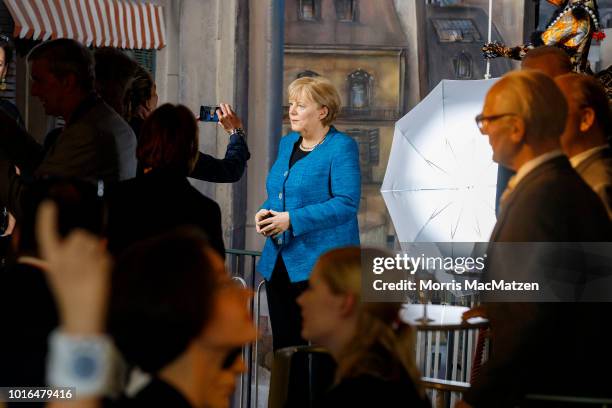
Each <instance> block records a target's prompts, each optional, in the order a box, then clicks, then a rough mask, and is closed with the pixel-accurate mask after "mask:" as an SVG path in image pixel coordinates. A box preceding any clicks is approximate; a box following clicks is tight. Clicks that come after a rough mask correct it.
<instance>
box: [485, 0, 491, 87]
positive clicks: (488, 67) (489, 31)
mask: <svg viewBox="0 0 612 408" xmlns="http://www.w3.org/2000/svg"><path fill="white" fill-rule="evenodd" d="M492 28H493V0H489V29H488V39H487V42H489V43H490V42H491V31H492ZM484 77H485V79H491V60H490V59H487V72H486V73H485V76H484Z"/></svg>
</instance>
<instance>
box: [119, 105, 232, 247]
mask: <svg viewBox="0 0 612 408" xmlns="http://www.w3.org/2000/svg"><path fill="white" fill-rule="evenodd" d="M223 118H224V119H223V122H222V123H223V124H225V126H230V123H231V122H228V121H226V119H225V117H223ZM198 141H199V129H198V125H197V122H196V118H195V116H194V115H193V113H192V112H191V110H189V109H188V108H187V107H185V106H183V105H171V104H165V105H162V106H160V107H159V108H157V109H156V110H155V111H154V112H153V113H152V114H151V115H150V116H149V117H148V118H147V119H146V120H145V122H144V124H143V126H142V132H141V134H140V138H139V139H138V147H137V149H136V156H137V158H138V162H139V166H140V167H141V168H142V174H139V175H138V176H137V177H136V178H134V179H132V180H127V181H125V182H122V183H120V184H119V185H117V186H116V187H115V188H114V190H112V191H111V194H110V200H109V203H110V204H109V218H108V220H109V225H108V237H109V248H110V250H111V252H113V253H114V254H116V255H118V254H120V253H122V252H123V251H124V250H125V249H127V248H128V247H129V246H130V245H131V244H133V243H135V242H138V241H141V240H143V239H146V238H149V237H151V236H154V235H157V234H160V233H163V232H167V231H169V230H171V229H173V228H176V227H179V226H186V225H188V226H195V227H198V228H199V229H200V230H201V231H203V232H205V233H206V234H207V235H208V238H209V239H210V245H211V247H212V248H213V249H215V250H216V251H217V252H218V254H219V255H220V256H221V257H224V256H225V247H224V244H223V233H222V230H221V209H220V207H219V204H217V203H216V202H215V201H213V200H212V199H210V198H208V197H206V196H205V195H203V194H202V193H200V192H199V191H198V190H197V189H196V188H195V187H193V186H192V185H191V184H190V183H189V180H187V177H188V176H189V174H190V173H191V171H192V170H193V166H194V163H195V162H196V160H197V157H198V145H199V142H198Z"/></svg>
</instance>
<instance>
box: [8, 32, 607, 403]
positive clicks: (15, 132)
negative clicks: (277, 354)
mask: <svg viewBox="0 0 612 408" xmlns="http://www.w3.org/2000/svg"><path fill="white" fill-rule="evenodd" d="M0 50H2V51H1V52H0V63H1V64H0V77H2V76H3V75H5V74H6V66H7V64H8V63H10V58H9V57H8V56H9V55H12V49H11V43H10V39H8V38H4V37H0ZM567 58H568V57H567V55H566V54H565V53H563V52H562V51H559V50H558V49H555V48H551V47H543V48H541V49H535V50H533V51H531V52H530V53H529V54H527V57H526V58H525V59H524V61H523V70H521V71H518V72H511V73H509V74H507V75H505V76H504V77H503V78H501V79H500V80H499V81H498V82H496V83H495V84H494V85H493V87H492V88H491V90H490V91H489V93H488V94H487V97H486V99H485V101H484V106H483V111H482V114H480V115H478V116H477V118H476V125H477V126H478V128H479V129H480V131H481V133H482V134H483V135H486V136H487V137H488V139H489V142H490V144H491V147H492V149H493V159H494V160H495V161H496V162H497V163H499V164H500V165H503V166H505V167H506V168H507V169H509V170H510V171H512V172H513V173H514V175H513V176H512V177H510V178H509V181H508V187H507V188H506V190H505V192H504V194H503V195H502V197H501V201H500V209H499V215H498V222H497V224H496V226H495V229H494V231H493V234H492V236H491V239H490V241H491V242H492V243H496V242H609V241H611V240H612V230H611V227H610V218H609V217H610V215H611V214H612V212H611V211H610V208H612V151H611V150H610V146H609V144H608V137H609V136H610V133H611V118H610V106H609V105H608V100H607V97H606V94H605V91H604V90H603V88H602V87H601V85H600V84H599V83H598V82H597V81H595V80H593V79H591V78H589V77H587V76H584V75H580V74H574V73H568V71H570V70H571V64H570V63H569V60H568V59H567ZM28 62H29V64H30V70H31V77H32V89H31V92H32V95H33V96H36V97H38V98H39V99H40V100H41V102H42V104H43V106H44V109H45V112H46V113H47V114H48V115H52V116H60V117H62V118H63V119H64V121H65V125H64V126H62V127H61V128H58V129H53V130H51V131H50V132H49V134H48V135H47V136H46V138H45V140H44V143H43V144H39V143H38V142H37V141H36V140H35V139H34V138H33V137H32V136H30V135H29V134H28V133H27V131H26V130H25V129H24V128H23V122H22V121H21V119H20V116H19V113H18V110H17V109H16V108H14V106H11V105H9V104H8V102H6V101H4V102H2V104H0V125H1V126H2V129H3V131H2V136H1V137H0V205H2V206H4V207H5V208H6V211H5V213H6V214H7V219H10V220H13V221H11V222H8V221H7V222H6V223H5V224H6V227H5V228H4V230H5V231H4V234H5V237H4V239H5V240H10V243H11V248H10V250H8V251H7V255H6V256H5V258H6V263H5V264H3V265H2V269H1V270H0V309H1V310H3V311H5V312H6V313H5V314H4V315H5V319H4V324H5V327H6V328H7V329H8V330H9V331H8V332H7V333H6V334H5V335H3V336H1V337H0V361H2V365H1V366H0V386H11V387H18V386H29V387H31V386H45V385H51V386H72V387H76V390H77V396H78V401H77V403H78V406H81V407H99V406H109V407H115V406H116V407H198V408H200V407H201V408H204V407H213V408H215V407H225V406H228V405H229V403H230V397H231V395H232V393H233V390H234V386H235V382H236V376H237V375H238V374H240V373H241V372H243V371H244V370H245V362H244V361H243V360H242V349H243V347H244V346H246V345H248V344H249V343H251V342H253V341H254V340H255V338H256V337H257V331H256V328H255V326H254V324H253V319H252V317H251V315H250V312H249V310H248V307H247V305H248V301H249V298H250V296H252V294H251V293H250V292H249V291H248V290H247V289H244V288H242V287H240V286H237V285H235V284H234V283H233V281H232V280H231V279H230V277H229V275H228V274H227V272H226V270H225V267H224V257H225V245H224V242H223V233H222V226H221V223H222V217H221V209H220V207H219V205H218V204H217V203H216V202H215V201H214V200H212V199H210V198H208V197H206V196H204V195H203V194H201V193H200V192H199V191H198V190H196V189H195V188H194V187H192V186H191V184H190V183H189V181H188V180H187V178H188V177H194V178H198V179H201V180H206V181H211V182H234V181H237V180H238V179H240V177H241V175H242V173H243V172H244V169H245V165H246V162H247V160H248V159H249V156H250V155H249V151H248V148H247V145H246V141H245V137H246V136H245V131H244V130H243V125H242V121H241V120H240V118H239V117H238V116H237V115H236V113H235V112H234V111H233V110H232V108H231V106H229V105H227V104H224V103H221V104H220V105H219V109H218V110H217V112H216V113H217V115H218V118H219V125H220V126H221V127H222V128H223V129H224V130H225V131H226V132H227V133H228V134H229V135H230V137H229V143H228V147H227V152H226V154H225V157H224V158H223V159H217V158H215V157H213V156H210V155H208V154H206V153H203V152H200V151H199V139H198V133H199V130H198V124H197V118H196V117H195V116H194V115H193V113H192V112H191V111H190V110H189V109H188V108H186V107H184V106H181V105H172V104H163V105H161V106H159V107H158V106H157V105H158V99H159V98H158V96H157V93H156V87H155V83H154V81H153V79H152V77H151V75H150V73H148V72H147V71H146V70H145V69H143V68H142V67H140V66H138V64H137V63H135V62H134V61H132V60H131V59H130V58H128V57H126V56H125V55H124V54H123V53H121V52H119V51H117V50H113V49H99V50H96V51H95V52H94V53H92V52H91V51H89V50H88V49H87V48H85V47H84V46H82V45H80V44H79V43H77V42H75V41H72V40H66V39H60V40H52V41H48V42H44V43H42V44H40V45H38V46H37V47H35V48H34V49H33V50H32V51H31V52H30V54H29V55H28ZM288 97H289V119H290V122H291V132H290V133H288V134H287V135H285V136H284V137H282V138H281V141H280V146H279V149H278V156H277V158H276V161H275V162H274V164H273V166H272V168H271V169H270V171H269V174H268V177H267V182H266V191H267V199H266V201H265V202H264V203H263V204H262V205H261V206H260V209H259V211H258V212H257V213H256V215H255V225H256V231H257V233H259V234H261V235H263V236H264V237H265V238H266V241H265V246H264V248H263V252H262V256H261V259H260V261H259V263H258V271H259V272H260V273H261V275H262V276H263V277H264V278H265V281H266V285H265V286H266V294H267V300H268V306H269V313H270V318H271V324H272V331H273V343H274V350H279V349H283V348H286V347H292V346H300V345H306V344H309V343H312V344H318V345H322V346H324V347H325V348H326V349H327V350H329V353H330V355H331V356H332V357H333V359H334V361H335V362H336V365H337V368H336V371H335V377H334V382H333V384H332V386H331V387H330V389H329V390H328V392H327V393H325V394H324V395H322V396H319V397H318V399H317V400H316V401H315V402H314V406H318V407H333V406H354V407H371V406H383V407H395V406H397V407H399V406H414V407H424V406H429V405H430V402H429V400H428V398H427V396H426V393H425V390H424V387H423V384H422V382H421V378H420V373H419V371H418V369H417V366H416V363H415V353H414V329H413V328H412V327H410V326H409V325H407V324H406V323H404V322H402V321H401V319H400V318H399V310H400V307H401V304H398V303H366V302H364V301H362V297H361V287H362V281H361V279H362V268H361V266H362V262H363V261H364V259H366V260H367V259H369V258H371V257H375V256H388V254H387V253H386V252H385V251H383V250H379V249H374V248H360V247H359V243H360V242H359V228H358V222H357V213H358V209H359V201H360V197H361V178H360V168H359V148H358V146H357V143H356V142H355V141H354V140H353V139H352V138H351V137H349V136H348V135H346V134H344V133H342V132H341V131H339V130H338V129H337V128H336V127H335V126H334V121H335V119H336V118H337V115H338V113H339V112H340V105H341V100H340V96H339V94H338V91H337V90H336V89H335V87H334V86H333V85H332V84H331V82H330V81H328V80H327V79H325V78H322V77H305V78H299V79H297V80H295V81H294V82H292V83H291V85H290V86H289V89H288ZM496 262H497V263H499V262H500V260H499V259H496V254H495V251H492V252H491V257H490V259H489V264H488V265H489V266H488V267H487V268H486V269H485V276H487V275H488V276H496V273H497V274H499V272H497V271H496V270H495V268H494V267H495V265H496ZM519 266H520V265H519ZM559 268H562V265H559ZM500 270H501V269H500ZM570 284H573V283H570ZM582 306H583V305H576V304H542V303H529V304H525V303H503V304H496V303H485V304H484V305H482V306H480V307H478V308H475V309H474V310H471V311H470V312H469V313H468V314H467V315H466V316H465V317H466V318H469V317H471V316H474V315H482V316H486V317H487V318H488V319H489V321H490V324H491V333H492V343H493V349H492V353H491V356H490V359H489V360H488V361H487V363H486V364H485V366H484V367H483V370H482V371H481V373H480V375H479V376H478V378H477V381H475V383H474V384H473V386H472V387H471V389H470V390H469V391H468V392H467V393H465V395H464V399H463V400H461V401H460V402H458V404H457V406H474V407H492V406H495V407H497V406H517V405H520V404H523V402H522V401H523V398H524V396H525V395H526V394H534V393H535V394H537V393H548V394H561V395H568V394H569V395H588V396H602V395H604V396H609V395H608V394H609V390H608V388H609V387H608V384H607V383H608V382H609V381H606V380H607V378H606V375H605V372H603V371H598V368H599V367H601V368H603V369H605V368H607V363H606V362H610V361H612V359H611V358H612V356H610V353H609V352H607V351H606V350H605V349H606V348H605V347H602V348H599V349H598V352H599V354H598V355H597V356H594V355H592V353H591V352H590V351H591V349H592V344H593V343H594V342H596V341H598V340H599V341H601V340H602V339H604V338H605V336H604V332H603V329H604V326H603V325H598V324H595V322H593V319H594V318H595V317H598V316H599V313H601V310H605V307H604V306H601V307H603V308H604V309H600V311H597V310H596V308H595V306H598V305H595V306H593V305H586V306H585V307H582ZM583 314H584V315H587V317H585V316H582V315H583ZM526 316H529V318H526ZM568 317H575V318H581V319H582V321H583V322H585V323H584V324H585V326H584V327H586V335H585V330H583V331H582V332H580V333H579V332H577V331H574V332H573V333H569V332H568V331H566V330H564V329H563V326H562V324H563V321H564V319H567V318H568ZM600 328H601V330H600ZM602 362H603V363H602ZM583 372H589V373H591V374H592V375H591V376H588V377H587V376H582V374H581V373H583ZM0 405H1V403H0ZM13 405H14V406H17V403H13V402H11V403H9V404H8V406H13ZM51 405H52V406H57V407H62V406H68V405H69V403H67V402H62V401H55V402H53V403H52V404H51ZM20 406H25V405H23V404H22V405H20ZM525 406H528V405H525Z"/></svg>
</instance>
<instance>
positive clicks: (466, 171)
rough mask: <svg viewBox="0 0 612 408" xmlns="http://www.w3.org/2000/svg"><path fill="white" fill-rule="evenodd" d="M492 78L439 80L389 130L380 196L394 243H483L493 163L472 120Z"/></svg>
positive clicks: (491, 207)
mask: <svg viewBox="0 0 612 408" xmlns="http://www.w3.org/2000/svg"><path fill="white" fill-rule="evenodd" d="M493 83H495V80H475V81H451V80H443V81H441V82H440V83H439V84H438V86H437V87H436V88H435V89H434V90H433V91H431V93H430V94H429V95H428V96H427V97H426V98H425V99H423V101H421V103H419V104H418V105H417V106H416V107H415V108H414V109H412V110H411V111H410V112H409V113H408V114H406V115H405V116H404V117H403V118H401V119H400V120H399V121H398V122H397V123H396V125H395V134H394V138H393V146H392V148H391V154H390V157H389V163H388V165H387V171H386V174H385V179H384V181H383V185H382V188H381V193H382V195H383V198H384V200H385V203H386V205H387V208H388V210H389V213H390V215H391V219H392V220H393V224H394V226H395V230H396V232H397V236H398V239H399V240H400V242H403V243H407V242H483V241H487V240H488V239H489V236H490V234H491V231H492V229H493V226H494V225H495V189H496V181H497V179H496V177H497V165H496V164H495V163H493V161H492V160H491V157H492V150H491V147H490V146H489V143H488V139H487V137H486V136H484V135H482V134H481V133H480V131H479V130H478V128H477V126H476V123H475V122H474V117H475V116H476V115H477V114H478V113H480V112H481V111H482V105H483V101H484V97H485V95H486V93H487V91H488V90H489V88H490V87H491V86H492V85H493Z"/></svg>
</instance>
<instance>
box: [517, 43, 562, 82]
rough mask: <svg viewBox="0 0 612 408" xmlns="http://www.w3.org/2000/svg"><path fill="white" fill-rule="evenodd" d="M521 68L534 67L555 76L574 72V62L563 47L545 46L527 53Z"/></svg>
mask: <svg viewBox="0 0 612 408" xmlns="http://www.w3.org/2000/svg"><path fill="white" fill-rule="evenodd" d="M521 69H534V70H537V71H540V72H543V73H545V74H546V75H548V76H550V77H552V78H555V77H557V76H559V75H564V74H567V73H569V72H572V62H571V60H570V58H569V56H568V55H567V53H566V52H565V51H563V50H562V49H560V48H557V47H551V46H543V47H538V48H534V49H533V50H530V51H529V52H528V53H527V55H526V56H525V57H524V58H523V62H522V63H521Z"/></svg>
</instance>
